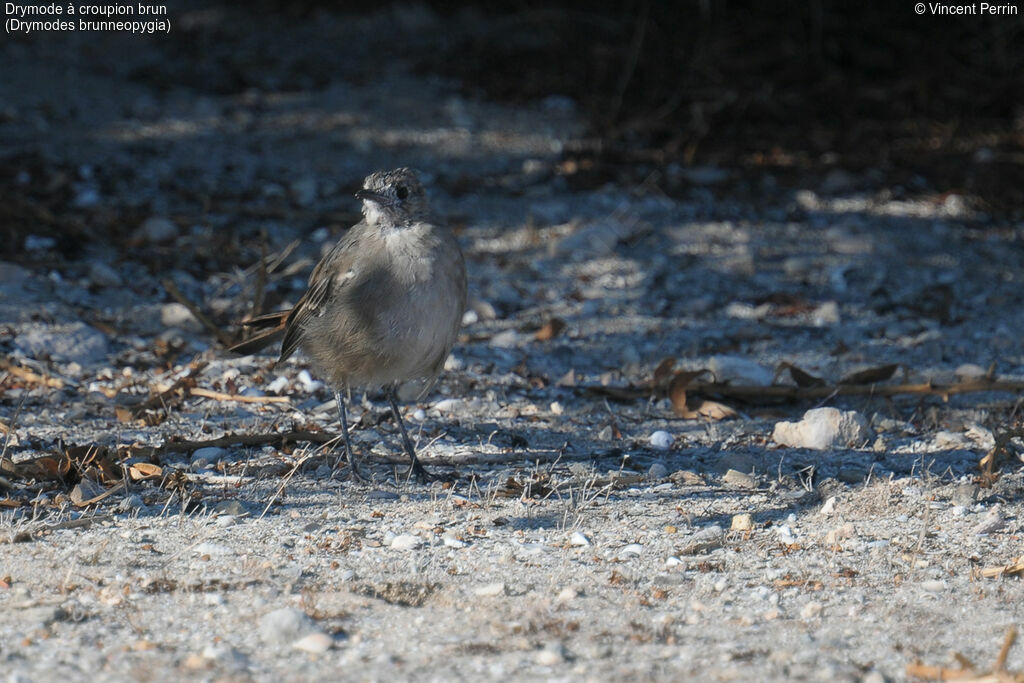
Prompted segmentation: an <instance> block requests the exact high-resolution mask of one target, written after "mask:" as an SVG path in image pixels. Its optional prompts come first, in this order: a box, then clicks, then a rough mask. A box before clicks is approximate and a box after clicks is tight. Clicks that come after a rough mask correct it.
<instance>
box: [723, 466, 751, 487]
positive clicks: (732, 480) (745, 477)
mask: <svg viewBox="0 0 1024 683" xmlns="http://www.w3.org/2000/svg"><path fill="white" fill-rule="evenodd" d="M722 481H724V482H725V483H726V484H728V485H729V486H735V487H736V488H740V489H756V488H757V478H756V477H753V476H751V475H749V474H746V473H744V472H740V471H739V470H729V471H728V472H726V473H725V474H724V475H722Z"/></svg>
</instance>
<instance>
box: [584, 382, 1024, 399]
mask: <svg viewBox="0 0 1024 683" xmlns="http://www.w3.org/2000/svg"><path fill="white" fill-rule="evenodd" d="M581 389H583V390H584V391H586V392H588V393H591V394H597V395H599V396H607V397H608V398H610V399H613V400H617V401H631V400H637V399H646V398H649V397H651V396H652V395H657V393H658V392H656V391H654V389H653V388H652V387H651V386H642V385H641V386H627V387H614V386H612V387H601V386H587V387H581ZM686 391H687V393H692V394H703V395H715V396H721V397H725V398H737V399H742V400H744V401H749V402H756V401H757V400H759V399H761V400H767V399H770V400H780V399H782V400H792V401H796V400H812V399H821V398H828V397H830V396H900V395H931V396H941V397H943V399H948V398H949V397H950V396H953V395H955V394H969V393H980V392H990V391H997V392H1006V393H1017V392H1021V391H1024V381H1007V380H1003V381H1001V380H989V379H977V380H968V381H966V382H955V383H952V384H938V383H935V382H920V383H916V384H914V383H909V384H835V385H824V386H807V387H797V386H790V385H782V384H772V385H768V386H758V385H748V384H727V383H725V382H693V383H692V384H689V385H687V387H686Z"/></svg>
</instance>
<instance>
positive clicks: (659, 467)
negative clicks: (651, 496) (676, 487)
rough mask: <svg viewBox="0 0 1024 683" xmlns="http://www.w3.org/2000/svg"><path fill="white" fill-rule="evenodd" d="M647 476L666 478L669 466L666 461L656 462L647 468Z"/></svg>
mask: <svg viewBox="0 0 1024 683" xmlns="http://www.w3.org/2000/svg"><path fill="white" fill-rule="evenodd" d="M647 476H648V477H649V478H651V479H659V480H660V479H664V478H665V477H667V476H668V468H667V467H665V463H661V462H656V463H654V464H653V465H651V467H650V469H648V470H647Z"/></svg>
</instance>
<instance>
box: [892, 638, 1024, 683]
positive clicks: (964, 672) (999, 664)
mask: <svg viewBox="0 0 1024 683" xmlns="http://www.w3.org/2000/svg"><path fill="white" fill-rule="evenodd" d="M1016 640H1017V629H1016V628H1014V627H1011V628H1010V629H1009V630H1008V631H1007V632H1006V637H1005V638H1003V645H1002V647H1001V648H1000V649H999V654H998V655H997V656H996V661H995V664H994V666H993V667H992V670H991V671H978V670H977V668H976V667H975V666H974V664H972V663H971V660H969V659H967V658H966V657H964V656H963V655H961V654H959V653H956V654H954V655H953V656H954V658H955V659H956V662H957V668H955V669H954V668H952V667H947V666H930V665H928V664H922V663H921V662H911V663H910V664H907V676H908V677H910V678H924V679H927V680H932V681H962V682H964V683H989V682H991V683H1024V673H1014V672H1011V671H1007V670H1006V658H1007V657H1008V656H1009V654H1010V648H1012V647H1013V644H1014V643H1015V642H1016Z"/></svg>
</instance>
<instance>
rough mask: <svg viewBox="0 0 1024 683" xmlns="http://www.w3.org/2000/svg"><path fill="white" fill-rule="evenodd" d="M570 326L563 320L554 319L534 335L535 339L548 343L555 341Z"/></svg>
mask: <svg viewBox="0 0 1024 683" xmlns="http://www.w3.org/2000/svg"><path fill="white" fill-rule="evenodd" d="M566 327H568V325H566V324H565V321H564V320H562V319H561V318H552V319H551V320H549V321H547V322H546V323H544V325H543V327H541V328H540V329H539V330H537V331H536V332H534V333H533V338H534V339H536V340H537V341H548V340H550V339H554V338H555V337H557V336H558V335H560V334H561V333H562V332H564V331H565V328H566Z"/></svg>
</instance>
